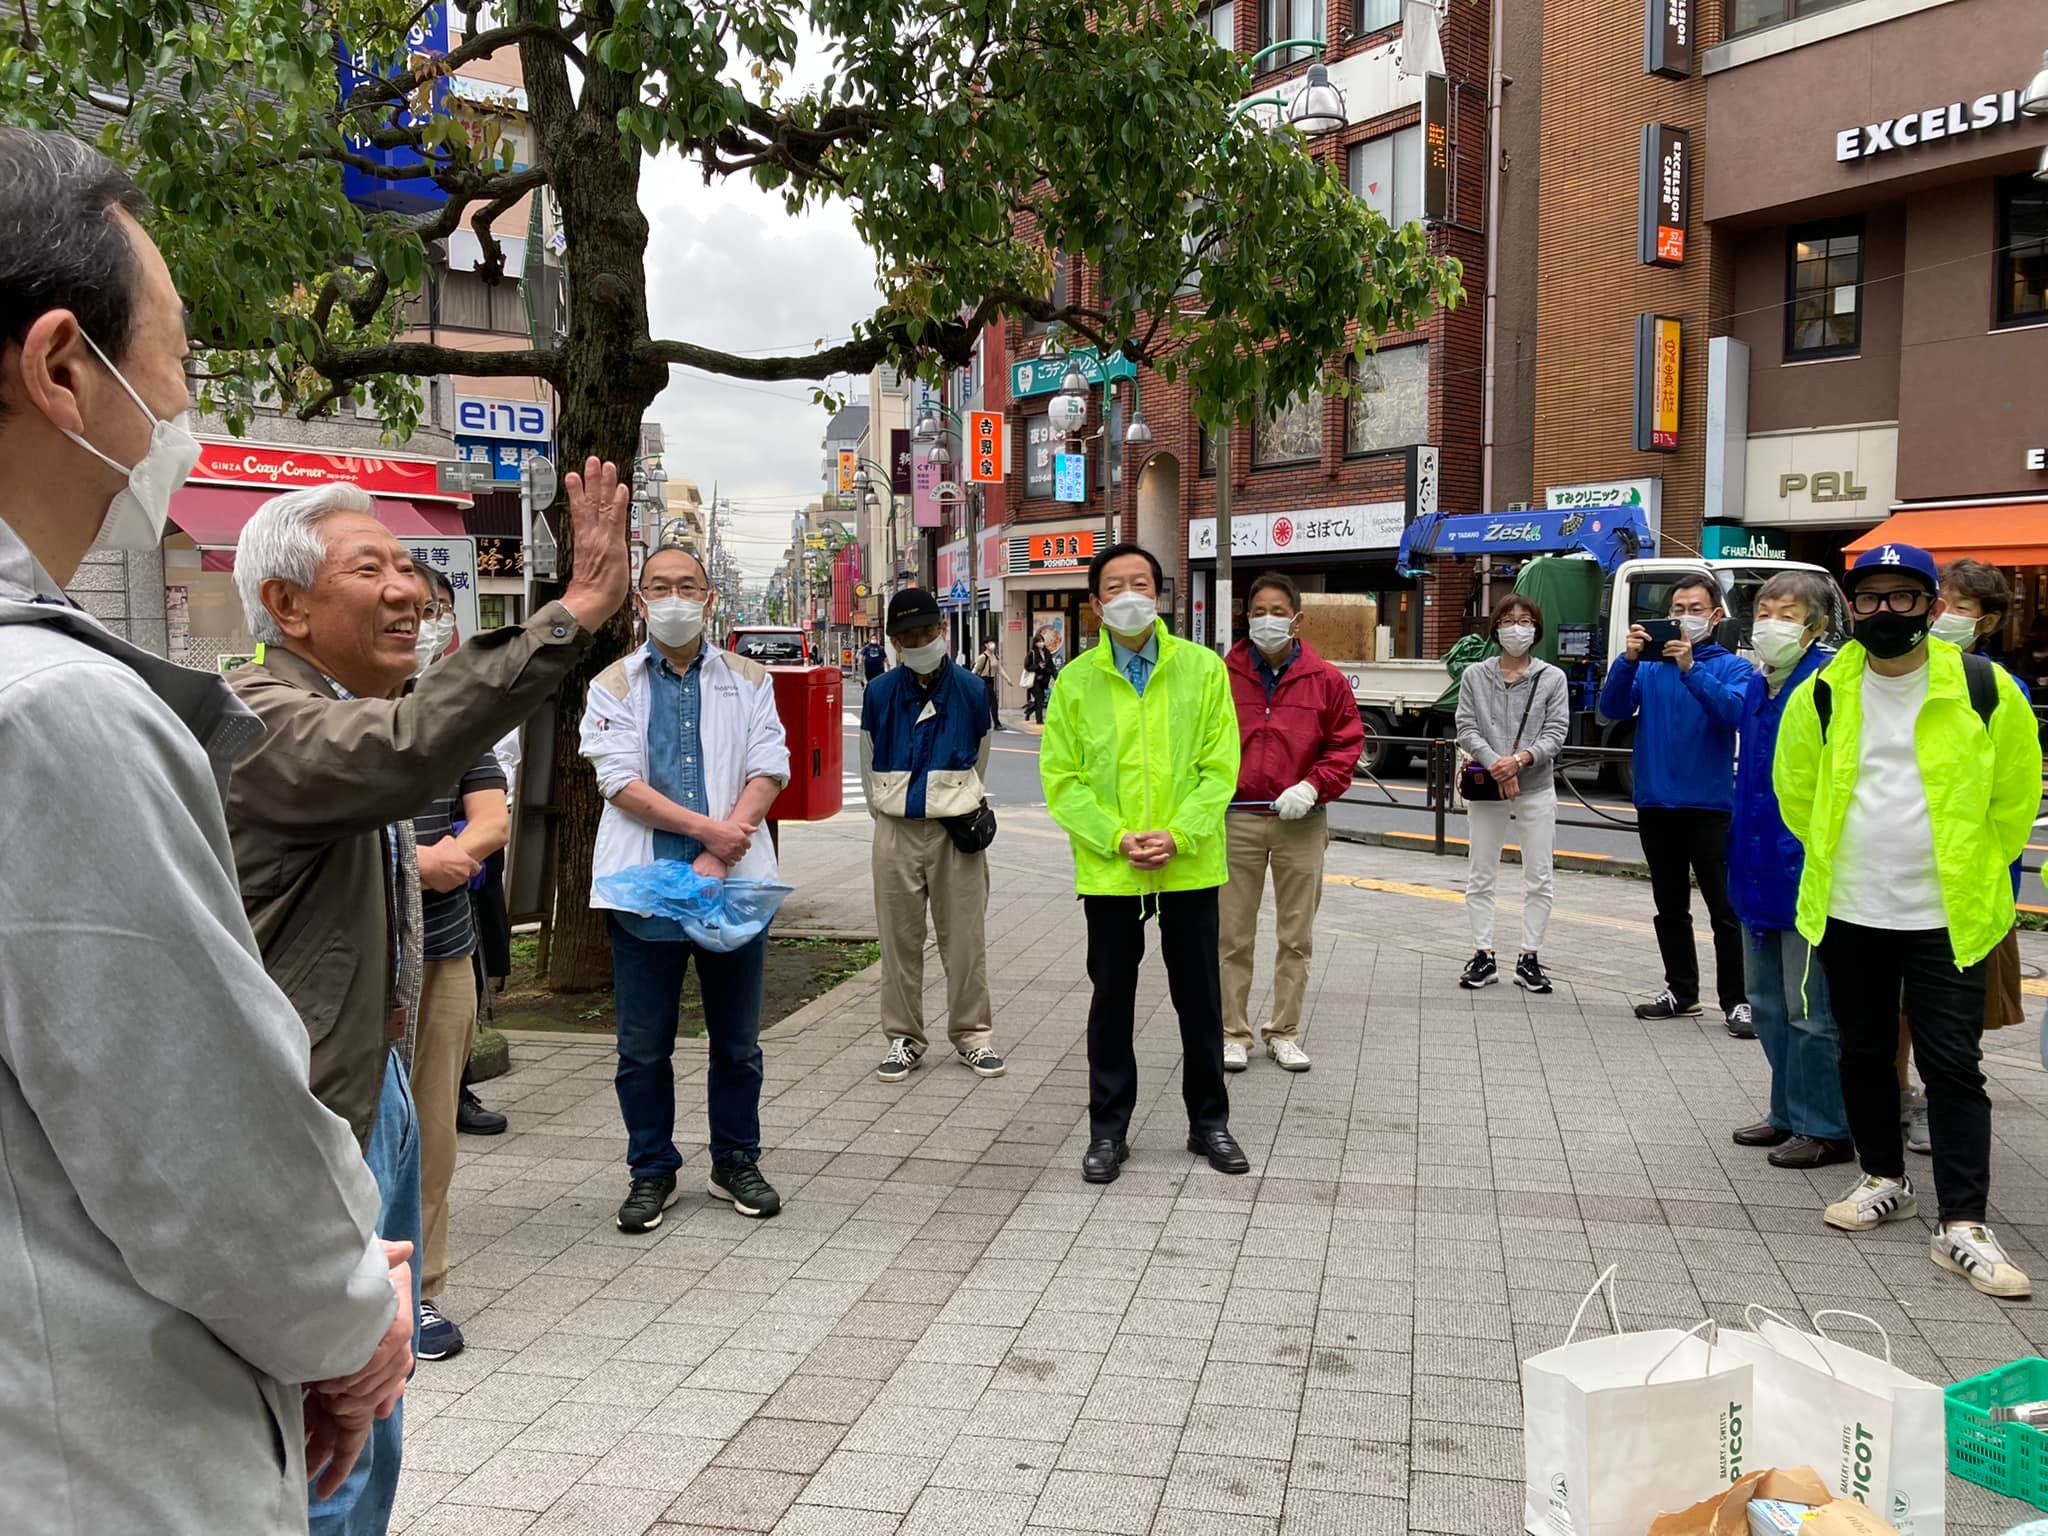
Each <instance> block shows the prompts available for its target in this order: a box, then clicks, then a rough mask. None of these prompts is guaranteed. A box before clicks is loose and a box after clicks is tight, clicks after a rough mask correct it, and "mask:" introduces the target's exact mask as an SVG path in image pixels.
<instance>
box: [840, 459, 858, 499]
mask: <svg viewBox="0 0 2048 1536" xmlns="http://www.w3.org/2000/svg"><path fill="white" fill-rule="evenodd" d="M859 468H860V455H859V454H858V453H855V452H854V451H853V450H852V449H851V448H842V449H840V450H839V494H840V495H842V496H851V495H852V494H853V477H854V474H855V473H856V472H857V471H858V470H859Z"/></svg>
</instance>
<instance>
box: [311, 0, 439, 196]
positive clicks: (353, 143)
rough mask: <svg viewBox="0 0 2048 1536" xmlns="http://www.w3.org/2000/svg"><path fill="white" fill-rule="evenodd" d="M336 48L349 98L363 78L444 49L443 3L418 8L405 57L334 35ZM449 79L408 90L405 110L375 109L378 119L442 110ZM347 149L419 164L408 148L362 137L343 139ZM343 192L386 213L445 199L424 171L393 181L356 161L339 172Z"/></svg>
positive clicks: (414, 120)
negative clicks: (386, 55) (378, 53)
mask: <svg viewBox="0 0 2048 1536" xmlns="http://www.w3.org/2000/svg"><path fill="white" fill-rule="evenodd" d="M335 50H336V52H337V53H339V54H340V55H341V63H340V65H339V74H340V85H341V98H340V99H341V100H343V101H346V100H348V96H349V93H350V92H351V91H353V90H354V89H355V88H356V87H357V86H359V85H361V84H362V83H363V82H364V81H366V80H375V79H381V78H386V77H388V76H390V75H394V74H399V73H402V72H404V71H408V70H411V69H414V68H416V67H417V66H418V65H419V64H420V63H422V62H423V61H425V60H427V59H438V58H440V57H442V56H443V55H444V54H446V53H447V52H448V7H447V6H446V5H445V4H434V5H430V6H429V7H427V9H426V10H425V11H423V12H421V13H420V17H419V19H418V20H417V21H415V22H414V23H413V25H412V30H411V31H409V32H407V33H406V35H405V56H404V57H403V58H401V59H397V60H391V61H379V60H376V59H372V58H371V57H369V55H368V54H367V53H365V52H364V51H362V50H360V49H357V48H353V47H351V46H350V45H349V44H348V43H347V42H346V41H344V40H343V39H341V38H338V37H337V38H336V39H335ZM447 96H448V83H447V81H446V80H445V79H441V78H436V79H435V80H434V82H433V83H432V85H430V86H428V87H427V88H425V89H424V90H420V91H416V92H414V93H413V98H412V100H411V101H410V102H409V103H408V104H407V107H406V109H405V110H403V111H400V112H398V113H396V114H392V113H388V112H387V113H379V114H378V121H380V122H385V121H389V122H392V123H394V124H395V125H396V126H398V127H401V128H404V127H411V126H413V125H415V124H418V123H424V122H426V121H427V120H428V119H429V118H431V117H433V116H434V115H435V114H436V113H438V112H440V111H441V108H442V104H443V103H444V102H445V101H446V100H447ZM347 144H348V148H349V151H350V153H352V154H354V155H357V156H359V157H360V158H362V159H365V160H371V161H374V162H376V164H378V165H380V166H383V167H387V168H389V169H391V170H404V169H410V168H411V167H413V166H416V165H419V164H421V163H422V156H421V155H420V154H419V152H418V151H417V150H414V149H408V148H396V149H383V148H380V147H378V146H377V145H374V144H370V143H368V142H366V141H364V140H362V139H357V138H354V137H350V138H349V139H348V140H347ZM341 189H342V195H343V196H344V197H346V198H347V199H348V200H349V201H350V202H352V203H354V204H356V205H357V206H358V207H361V208H374V209H377V210H379V211H380V212H385V213H425V212H429V211H431V210H432V209H435V208H439V207H440V206H441V205H442V204H443V203H445V202H447V201H448V194H447V193H446V192H444V191H442V190H441V189H440V188H439V187H437V186H436V185H434V181H433V178H431V177H427V176H415V177H407V178H405V179H403V180H393V179H392V178H391V177H389V176H380V175H377V174H375V173H374V172H371V171H366V170H360V169H358V168H357V167H355V166H352V165H350V166H344V167H342V172H341Z"/></svg>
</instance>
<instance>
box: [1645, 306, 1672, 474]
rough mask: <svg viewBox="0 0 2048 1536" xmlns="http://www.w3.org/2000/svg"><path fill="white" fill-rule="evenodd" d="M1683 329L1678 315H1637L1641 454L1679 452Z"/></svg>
mask: <svg viewBox="0 0 2048 1536" xmlns="http://www.w3.org/2000/svg"><path fill="white" fill-rule="evenodd" d="M1682 329H1683V328H1682V327H1681V326H1680V324H1679V322H1678V320H1677V318H1676V317H1675V316H1671V315H1637V316H1636V410H1635V446H1636V452H1638V453H1676V452H1677V451H1678V403H1679V371H1678V370H1679V362H1680V342H1681V332H1682Z"/></svg>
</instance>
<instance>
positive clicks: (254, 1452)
mask: <svg viewBox="0 0 2048 1536" xmlns="http://www.w3.org/2000/svg"><path fill="white" fill-rule="evenodd" d="M144 211H145V209H144V205H143V201H142V198H141V195H140V194H139V193H138V192H137V191H136V189H135V187H134V186H133V184H132V183H130V182H129V181H128V179H127V178H126V177H125V176H123V175H122V174H121V172H120V171H118V170H117V169H116V168H115V167H114V166H113V165H112V164H110V163H109V162H108V161H106V160H105V159H103V158H102V157H100V156H99V155H97V154H95V153H93V152H92V151H91V150H88V149H86V148H85V147H84V146H83V145H81V144H79V143H77V142H76V141H75V140H72V139H69V138H66V137H63V136H62V135H58V134H47V133H33V132H28V131H25V130H22V129H18V128H7V127H0V229H4V230H5V231H6V232H7V234H6V238H5V239H4V240H0V784H4V785H5V786H6V793H5V794H0V847H4V848H5V849H6V850H7V860H6V869H7V872H8V878H7V879H6V880H4V881H0V1169H4V1170H5V1172H4V1176H0V1298H4V1301H0V1447H4V1452H0V1463H4V1467H5V1470H4V1472H0V1531H7V1532H24V1533H27V1532H34V1533H36V1536H102V1533H105V1532H113V1531H153V1532H154V1531H161V1532H172V1531H222V1532H226V1531H265V1532H271V1531H292V1530H304V1529H305V1519H306V1493H307V1489H306V1479H307V1469H308V1463H309V1462H310V1463H311V1465H312V1467H313V1470H314V1471H315V1472H316V1473H317V1472H319V1471H320V1470H321V1469H322V1467H325V1468H326V1478H325V1482H326V1486H327V1487H329V1488H332V1487H337V1486H339V1485H340V1482H341V1477H342V1475H343V1474H346V1473H347V1472H348V1470H349V1467H350V1465H351V1464H352V1463H353V1462H354V1461H355V1458H356V1454H357V1451H358V1449H359V1448H360V1447H361V1446H362V1444H363V1441H364V1438H365V1437H366V1436H367V1434H368V1432H369V1423H370V1414H371V1413H373V1412H374V1411H375V1409H376V1408H377V1407H378V1406H380V1405H382V1404H383V1403H386V1402H391V1401H395V1399H396V1395H397V1393H398V1392H399V1391H401V1390H402V1389H403V1386H404V1380H405V1370H406V1367H407V1365H408V1364H409V1348H408V1344H409V1339H410V1335H411V1327H410V1319H409V1308H407V1309H403V1310H402V1309H401V1308H400V1307H399V1306H398V1302H397V1296H398V1295H402V1294H409V1293H410V1291H411V1288H412V1282H411V1280H410V1277H409V1275H408V1274H407V1271H406V1265H405V1262H404V1261H405V1258H406V1254H405V1251H404V1250H403V1249H396V1250H393V1249H387V1247H386V1246H385V1245H384V1244H383V1243H382V1242H380V1241H379V1240H378V1238H377V1236H376V1233H375V1231H374V1230H373V1225H372V1218H373V1216H374V1215H375V1213H376V1209H377V1191H376V1189H375V1187H374V1185H373V1184H372V1182H371V1178H370V1175H369V1173H368V1172H367V1171H366V1170H365V1168H364V1166H363V1160H362V1156H361V1154H360V1152H359V1151H358V1149H357V1147H356V1145H355V1143H354V1141H353V1139H352V1138H351V1137H350V1135H349V1133H348V1127H347V1125H346V1124H345V1123H344V1122H343V1121H342V1120H340V1119H338V1118H337V1117H336V1116H335V1115H334V1114H333V1113H331V1112H330V1111H329V1110H327V1109H325V1108H323V1107H322V1106H321V1104H320V1103H319V1101H318V1100H317V1099H315V1098H314V1096H313V1095H312V1094H311V1093H309V1092H308V1091H307V1087H306V1059H307V1052H306V1034H305V1031H304V1030H303V1029H302V1028H301V1027H300V1023H299V1020H298V1019H297V1018H296V1017H295V1016H294V1015H293V1012H292V1006H291V1003H290V1001H289V1000H288V999H287V998H286V997H285V996H284V994H283V993H282V992H281V991H280V990H279V989H278V987H277V985H276V983H274V982H273V981H272V980H271V979H270V978H269V977H268V976H266V975H265V974H264V970H263V965H262V962H261V960H260V958H259V956H258V954H257V950H256V943H255V939H254V937H253V936H252V935H251V933H250V931H249V921H248V919H247V918H246V917H245V916H244V915H243V913H242V907H241V903H240V901H239V899H238V897H237V893H236V888H235V866H234V856H233V853H232V851H231V849H230V848H229V845H228V833H227V825H226V822H225V821H224V819H223V816H222V812H221V796H222V793H223V790H224V786H225V784H226V782H227V777H228V773H229V771H230V767H231V765H232V763H233V762H234V759H235V757H236V756H237V755H238V754H239V753H240V752H241V751H242V750H243V749H244V748H245V747H246V746H247V745H248V743H249V742H250V741H251V740H252V739H253V738H254V737H255V736H256V735H257V734H258V732H259V730H260V727H258V725H257V724H256V722H255V720H254V719H253V718H252V717H251V716H250V714H249V711H248V710H246V709H245V708H243V707H242V706H241V705H240V704H238V703H237V702H236V701H235V699H234V697H233V696H232V695H231V694H230V693H229V692H228V690H227V688H226V686H225V685H224V684H222V683H221V681H220V680H219V679H218V678H214V677H209V676H207V675H205V674H203V673H199V672H193V671H188V670H187V669H185V668H183V667H178V666H173V665H171V664H170V663H168V662H164V661H161V660H159V659H157V658H156V657H153V656H150V655H148V654H147V653H145V652H143V651H141V650H139V649H137V648H136V647H134V646H131V645H129V644H127V643H126V642H125V641H123V640H119V639H117V638H115V637H114V636H113V635H112V634H110V633H108V632H107V630H106V629H105V628H103V627H102V626H101V625H100V624H99V623H97V622H96V621H95V620H93V619H92V618H90V617H88V616H87V615H86V614H84V613H82V612H80V611H79V610H78V609H76V608H74V607H73V606H72V605H71V604H70V602H69V600H68V599H67V598H66V597H65V596H64V591H63V586H62V583H64V582H66V581H68V580H70V579H71V578H72V576H73V574H74V572H75V571H76V570H77V568H78V564H79V561H80V559H81V558H82V557H83V555H84V554H85V551H86V549H87V548H88V547H89V546H91V545H92V543H93V542H94V540H95V539H96V538H97V539H100V540H101V541H102V542H103V545H105V546H110V547H115V548H125V549H136V550H144V549H149V550H153V549H155V548H156V546H157V544H158V541H159V540H160V539H161V537H162V531H163V524H164V517H165V513H166V510H167V508H168V506H169V501H170V497H171V494H172V493H173V492H174V491H175V490H176V489H177V487H178V486H179V484H180V483H181V482H182V481H183V479H184V477H185V474H186V473H187V472H188V471H189V469H190V467H191V465H192V462H193V458H194V455H195V454H196V452H197V448H196V445H195V444H194V443H193V440H192V438H191V436H190V435H189V434H188V433H187V432H186V431H185V430H184V427H183V421H182V418H183V413H184V412H185V410H186V409H187V408H188V406H189V404H190V401H189V399H188V396H187V393H186V386H185V371H184V358H185V354H186V351H187V347H186V342H185V333H184V320H183V306H182V305H181V303H180V301H179V297H178V292H177V289H176V287H175V286H174V285H173V283H172V281H171V275H170V273H169V271H168V270H167V269H166V268H165V266H164V262H163V258H162V257H161V256H160V255H159V254H158V252H157V249H156V247H155V245H154V244H152V243H151V241H150V238H149V236H148V235H147V234H146V233H145V232H144V231H143V229H142V226H141V225H140V224H139V223H138V222H137V217H138V216H139V215H140V214H142V213H143V212H144ZM109 829H118V834H117V835H116V834H115V833H114V832H110V830H109ZM302 1382H322V1383H324V1385H323V1386H321V1387H318V1388H315V1389H313V1390H312V1391H311V1392H310V1394H309V1395H306V1396H305V1397H304V1399H303V1406H302V1394H301V1390H300V1386H299V1383H302ZM309 1431H310V1438H309Z"/></svg>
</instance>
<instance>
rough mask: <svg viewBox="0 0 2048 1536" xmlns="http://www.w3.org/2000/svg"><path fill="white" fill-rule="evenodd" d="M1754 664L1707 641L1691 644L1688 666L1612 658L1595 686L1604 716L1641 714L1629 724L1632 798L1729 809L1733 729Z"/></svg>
mask: <svg viewBox="0 0 2048 1536" xmlns="http://www.w3.org/2000/svg"><path fill="white" fill-rule="evenodd" d="M1755 676H1756V668H1755V667H1753V666H1751V665H1750V664H1749V663H1748V662H1746V661H1744V660H1743V659H1742V658H1741V657H1740V656H1738V655H1736V654H1735V653H1734V652H1733V651H1731V650H1728V649H1726V648H1724V647H1722V646H1719V645H1715V644H1713V643H1712V642H1711V641H1709V642H1708V643H1707V644H1705V645H1702V646H1698V647H1695V648H1694V650H1693V653H1692V666H1691V668H1689V669H1688V670H1686V671H1683V672H1681V671H1680V670H1679V669H1678V665H1677V663H1675V662H1669V661H1665V660H1662V659H1661V658H1660V659H1658V660H1656V661H1643V662H1633V661H1630V660H1629V659H1628V657H1626V656H1617V657H1615V659H1614V661H1613V663H1612V664H1611V665H1610V666H1609V667H1608V669H1607V682H1606V683H1605V685H1604V686H1602V688H1601V689H1600V713H1601V714H1602V715H1603V716H1605V717H1606V718H1607V719H1609V720H1627V719H1629V718H1630V717H1632V716H1634V715H1636V714H1641V716H1642V723H1641V724H1640V725H1638V726H1637V727H1636V752H1635V771H1636V804H1637V805H1638V806H1646V805H1647V806H1654V807H1659V808H1670V809H1683V810H1698V811H1732V810H1734V808H1735V727H1736V726H1737V725H1738V724H1739V723H1741V720H1742V704H1743V700H1744V699H1746V698H1747V697H1748V696H1749V680H1750V679H1751V678H1752V677H1755Z"/></svg>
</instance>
